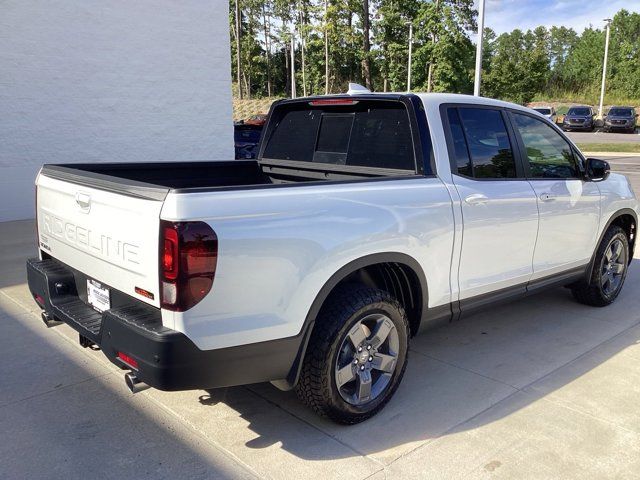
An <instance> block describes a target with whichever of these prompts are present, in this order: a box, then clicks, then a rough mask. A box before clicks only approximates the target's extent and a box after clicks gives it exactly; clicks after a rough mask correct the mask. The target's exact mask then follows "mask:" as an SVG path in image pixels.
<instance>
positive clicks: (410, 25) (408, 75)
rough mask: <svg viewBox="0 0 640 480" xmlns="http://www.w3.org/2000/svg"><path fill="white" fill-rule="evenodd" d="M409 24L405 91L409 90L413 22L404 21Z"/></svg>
mask: <svg viewBox="0 0 640 480" xmlns="http://www.w3.org/2000/svg"><path fill="white" fill-rule="evenodd" d="M405 25H409V62H408V65H407V92H410V91H411V54H412V52H413V23H412V22H406V24H405Z"/></svg>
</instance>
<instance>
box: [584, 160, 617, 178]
mask: <svg viewBox="0 0 640 480" xmlns="http://www.w3.org/2000/svg"><path fill="white" fill-rule="evenodd" d="M610 172H611V166H610V165H609V162H607V161H606V160H600V159H599V158H587V163H586V172H585V177H586V178H587V180H589V181H591V182H601V181H603V180H606V179H607V177H608V176H609V173H610Z"/></svg>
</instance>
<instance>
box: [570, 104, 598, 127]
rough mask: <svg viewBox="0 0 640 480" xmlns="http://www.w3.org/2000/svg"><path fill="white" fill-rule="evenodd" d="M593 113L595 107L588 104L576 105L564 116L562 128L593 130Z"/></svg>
mask: <svg viewBox="0 0 640 480" xmlns="http://www.w3.org/2000/svg"><path fill="white" fill-rule="evenodd" d="M593 115H594V114H593V108H591V107H589V106H586V105H575V106H573V107H571V108H570V109H569V111H568V112H567V114H566V115H565V116H564V120H562V129H563V130H564V131H569V130H584V131H588V132H591V131H593V128H594V127H595V124H594V121H593Z"/></svg>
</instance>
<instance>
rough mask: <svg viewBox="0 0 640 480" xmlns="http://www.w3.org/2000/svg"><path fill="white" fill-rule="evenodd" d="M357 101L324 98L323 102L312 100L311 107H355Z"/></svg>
mask: <svg viewBox="0 0 640 480" xmlns="http://www.w3.org/2000/svg"><path fill="white" fill-rule="evenodd" d="M356 103H358V101H357V100H348V99H344V98H323V99H322V100H312V101H311V102H309V105H311V106H313V107H318V106H321V105H355V104H356Z"/></svg>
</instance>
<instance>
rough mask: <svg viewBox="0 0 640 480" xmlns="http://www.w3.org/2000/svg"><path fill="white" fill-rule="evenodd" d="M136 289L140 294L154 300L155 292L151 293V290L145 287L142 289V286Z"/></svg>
mask: <svg viewBox="0 0 640 480" xmlns="http://www.w3.org/2000/svg"><path fill="white" fill-rule="evenodd" d="M135 290H136V293H137V294H138V295H142V296H143V297H146V298H148V299H150V300H153V293H151V292H149V291H147V290H144V289H142V288H140V287H136V288H135Z"/></svg>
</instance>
